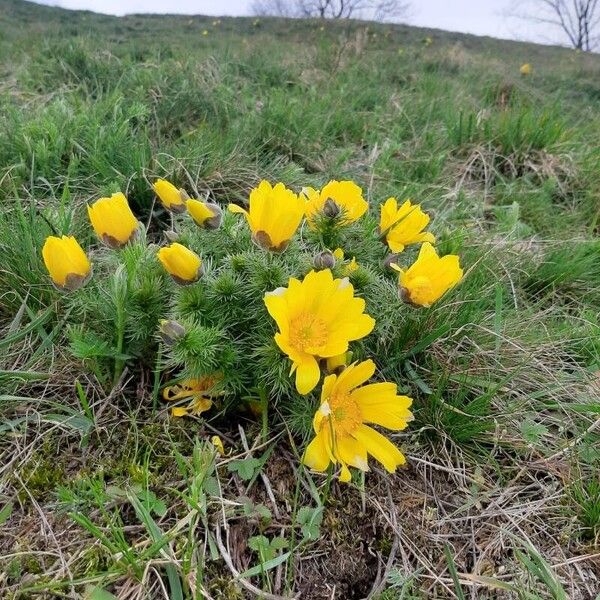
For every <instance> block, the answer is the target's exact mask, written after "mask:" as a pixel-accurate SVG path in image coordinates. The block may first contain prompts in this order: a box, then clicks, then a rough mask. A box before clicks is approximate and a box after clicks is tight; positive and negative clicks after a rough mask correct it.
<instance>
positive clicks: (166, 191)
mask: <svg viewBox="0 0 600 600" xmlns="http://www.w3.org/2000/svg"><path fill="white" fill-rule="evenodd" d="M152 188H153V189H154V192H155V193H156V195H157V196H158V197H159V198H160V201H161V202H162V205H163V206H164V207H165V208H166V209H167V210H170V211H171V212H174V213H182V212H183V211H184V210H185V200H184V196H183V195H182V193H181V190H178V189H177V188H176V187H175V186H174V185H173V184H172V183H171V182H170V181H167V180H166V179H157V180H156V181H155V182H154V183H153V185H152Z"/></svg>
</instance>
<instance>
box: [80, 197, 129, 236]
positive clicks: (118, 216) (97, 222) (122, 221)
mask: <svg viewBox="0 0 600 600" xmlns="http://www.w3.org/2000/svg"><path fill="white" fill-rule="evenodd" d="M87 209H88V216H89V218H90V222H91V224H92V227H93V228H94V231H95V232H96V235H97V236H98V237H99V238H100V239H101V240H102V241H103V242H104V243H105V244H106V245H107V246H108V247H109V248H121V247H122V246H124V245H125V244H127V243H128V242H129V241H131V240H132V239H133V237H134V236H135V234H136V233H137V230H138V227H139V225H140V224H139V222H138V220H137V219H136V218H135V215H134V214H133V213H132V212H131V208H129V203H128V202H127V198H125V194H123V193H121V192H117V193H116V194H113V195H112V196H111V197H110V198H100V200H96V202H94V204H92V205H91V206H90V205H88V207H87Z"/></svg>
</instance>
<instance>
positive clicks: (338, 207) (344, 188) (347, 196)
mask: <svg viewBox="0 0 600 600" xmlns="http://www.w3.org/2000/svg"><path fill="white" fill-rule="evenodd" d="M303 194H304V195H305V197H306V200H307V202H306V218H307V220H308V222H309V224H310V225H311V226H313V225H314V221H315V218H316V217H317V215H319V214H324V215H325V216H328V217H339V223H340V224H342V225H348V224H349V223H353V222H354V221H356V220H357V219H360V217H362V216H363V215H364V214H365V213H366V212H367V209H368V208H369V203H368V202H367V201H366V200H365V199H364V198H363V193H362V190H361V189H360V187H358V186H357V185H356V184H355V183H354V182H353V181H330V182H329V183H328V184H327V185H326V186H325V187H324V188H323V189H321V190H320V191H319V190H315V189H313V188H311V187H308V188H305V189H304V190H303Z"/></svg>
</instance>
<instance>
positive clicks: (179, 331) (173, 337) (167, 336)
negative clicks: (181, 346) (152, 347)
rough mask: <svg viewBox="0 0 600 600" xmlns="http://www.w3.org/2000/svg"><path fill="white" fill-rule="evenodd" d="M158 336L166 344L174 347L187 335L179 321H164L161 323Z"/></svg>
mask: <svg viewBox="0 0 600 600" xmlns="http://www.w3.org/2000/svg"><path fill="white" fill-rule="evenodd" d="M158 335H159V336H160V339H161V340H162V341H163V342H164V343H165V344H167V345H169V346H172V345H173V344H174V343H175V342H176V341H177V340H180V339H181V338H182V337H183V336H184V335H185V328H184V326H183V325H182V324H181V323H178V322H177V321H173V320H171V319H169V320H167V319H163V320H162V321H161V322H160V328H159V331H158Z"/></svg>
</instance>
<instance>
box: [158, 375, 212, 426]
mask: <svg viewBox="0 0 600 600" xmlns="http://www.w3.org/2000/svg"><path fill="white" fill-rule="evenodd" d="M218 381H219V377H218V376H216V375H212V376H206V377H200V378H199V379H186V380H185V381H182V382H181V383H179V384H178V385H170V386H168V387H166V388H165V389H164V390H163V398H164V399H165V400H168V401H169V402H181V401H187V404H186V406H175V407H173V408H172V409H171V414H172V415H173V416H174V417H185V416H188V415H199V414H201V413H203V412H206V411H207V410H209V409H210V408H211V406H212V404H213V398H214V397H215V396H219V395H221V392H216V391H215V387H216V385H217V383H218Z"/></svg>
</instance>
